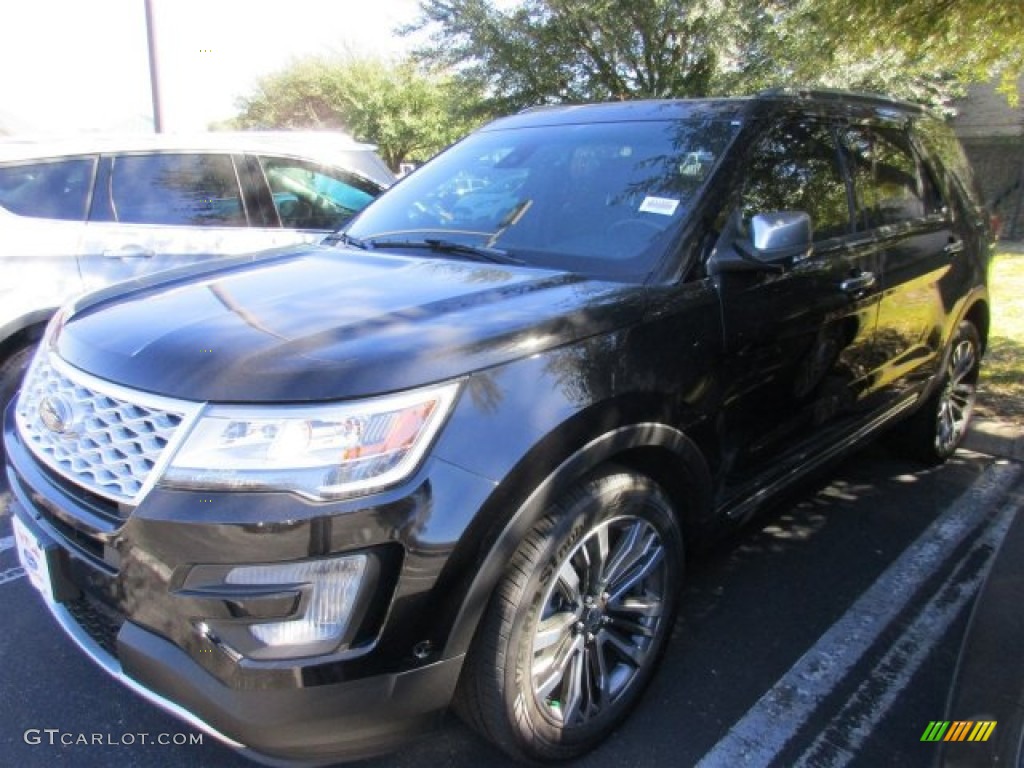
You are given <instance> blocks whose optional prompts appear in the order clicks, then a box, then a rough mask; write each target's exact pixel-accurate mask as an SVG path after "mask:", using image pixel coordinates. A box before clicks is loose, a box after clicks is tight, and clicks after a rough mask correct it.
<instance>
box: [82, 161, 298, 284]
mask: <svg viewBox="0 0 1024 768" xmlns="http://www.w3.org/2000/svg"><path fill="white" fill-rule="evenodd" d="M240 161H241V159H240V158H238V157H235V156H232V155H229V154H225V153H189V152H150V153H125V154H116V155H108V156H105V157H104V158H103V162H102V164H101V168H100V173H99V176H98V178H97V185H96V194H95V195H94V198H93V203H92V208H91V211H90V217H89V223H88V225H87V226H86V231H85V235H84V240H83V249H82V250H83V253H82V258H81V271H82V277H83V279H84V280H85V283H86V287H87V288H89V289H95V288H99V287H101V286H104V285H107V284H109V283H112V282H115V281H118V280H124V279H127V278H130V277H134V276H136V275H140V274H145V273H150V272H157V271H160V270H163V269H168V268H171V267H176V266H181V265H184V264H190V263H193V262H197V261H203V260H207V259H211V258H218V257H221V256H229V255H234V254H242V253H251V252H254V251H259V250H264V249H266V248H271V247H274V246H276V245H282V244H285V243H283V242H281V240H280V239H278V237H277V235H278V234H279V232H280V230H277V229H274V230H269V229H262V228H253V227H251V226H250V212H249V210H248V208H247V205H246V200H245V198H244V196H243V195H242V191H241V185H240V181H239V173H238V170H237V166H238V165H239V164H240Z"/></svg>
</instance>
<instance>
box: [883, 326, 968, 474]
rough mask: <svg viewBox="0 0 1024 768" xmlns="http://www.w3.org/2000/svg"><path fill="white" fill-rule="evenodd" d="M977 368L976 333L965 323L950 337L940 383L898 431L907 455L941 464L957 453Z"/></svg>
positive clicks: (964, 427) (963, 432)
mask: <svg viewBox="0 0 1024 768" xmlns="http://www.w3.org/2000/svg"><path fill="white" fill-rule="evenodd" d="M980 369H981V340H980V337H979V336H978V330H977V329H976V328H975V327H974V325H973V324H972V323H970V322H969V321H967V320H965V321H963V322H962V323H960V325H959V327H958V328H957V331H956V335H955V336H954V337H953V343H952V346H951V348H950V354H949V359H948V360H947V361H946V368H945V370H944V371H943V374H942V383H941V384H940V385H939V387H938V389H936V390H935V392H933V393H932V395H931V397H929V398H928V400H927V401H926V402H925V403H924V405H922V406H921V408H920V410H918V412H917V413H915V414H914V415H913V416H912V417H911V418H910V419H909V420H908V422H907V424H906V428H905V429H904V428H899V430H900V431H899V432H897V436H898V437H899V438H900V440H901V442H903V444H904V446H905V447H906V449H907V451H908V453H910V454H911V455H913V456H914V457H915V458H918V459H920V460H922V461H925V462H927V463H929V464H940V463H942V462H943V461H945V460H946V459H948V458H949V457H950V456H952V455H953V454H954V453H955V452H956V449H957V448H958V447H959V446H960V443H962V442H963V439H964V436H965V435H966V434H967V427H968V425H969V424H970V420H971V415H972V414H973V412H974V403H975V399H976V398H977V389H978V374H979V372H980Z"/></svg>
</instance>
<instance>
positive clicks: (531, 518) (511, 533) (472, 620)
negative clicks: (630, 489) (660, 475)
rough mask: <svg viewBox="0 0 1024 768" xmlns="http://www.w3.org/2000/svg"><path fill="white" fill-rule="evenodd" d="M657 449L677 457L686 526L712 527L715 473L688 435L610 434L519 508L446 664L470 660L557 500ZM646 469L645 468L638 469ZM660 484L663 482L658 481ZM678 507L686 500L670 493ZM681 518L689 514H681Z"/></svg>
mask: <svg viewBox="0 0 1024 768" xmlns="http://www.w3.org/2000/svg"><path fill="white" fill-rule="evenodd" d="M651 448H653V449H656V450H659V451H664V452H665V453H666V455H671V456H672V458H673V459H674V463H675V464H676V465H677V466H676V467H675V468H676V469H678V476H677V477H676V478H674V479H675V481H676V482H675V485H676V490H677V491H678V490H679V489H680V488H685V489H686V491H687V501H688V504H687V507H686V509H685V514H686V515H687V517H686V519H685V521H682V520H681V522H682V523H684V524H695V525H701V524H707V523H708V522H709V521H710V515H711V513H712V511H713V505H712V504H711V499H712V498H713V485H712V480H711V473H710V470H709V469H708V466H707V463H706V462H705V460H704V457H703V455H702V454H701V452H700V449H699V448H698V447H697V446H696V444H695V443H694V442H693V441H692V440H690V439H689V438H688V437H687V436H686V435H685V434H683V433H682V432H680V431H679V430H677V429H675V428H674V427H670V426H668V425H666V424H660V423H656V422H644V423H640V424H633V425H629V426H625V427H620V428H618V429H615V430H612V431H611V432H607V433H605V434H603V435H601V436H600V437H597V438H596V439H594V440H591V441H590V442H589V443H587V444H586V445H584V446H583V447H582V448H580V449H579V450H577V451H576V452H575V453H573V454H572V455H570V456H569V457H568V458H567V459H566V460H565V461H563V462H562V463H561V464H559V465H558V467H557V468H556V469H555V470H554V472H552V473H551V474H550V475H548V476H547V478H545V479H544V480H543V481H542V482H541V483H540V484H539V485H538V486H537V487H536V488H535V489H534V490H533V492H532V493H530V495H529V496H528V497H527V499H526V500H525V501H524V502H523V503H522V504H521V505H520V506H519V508H518V509H517V510H516V512H515V513H514V514H513V515H512V517H511V519H510V520H509V521H508V522H507V523H506V525H505V527H504V528H503V529H502V530H501V532H500V534H498V536H497V538H496V539H495V541H494V543H493V545H492V546H491V548H490V550H489V551H488V553H487V555H486V556H485V557H484V559H483V561H482V562H481V564H480V567H479V568H478V569H477V570H476V573H475V575H474V577H473V579H472V581H471V583H470V585H469V588H468V589H467V590H466V593H465V597H464V599H463V601H462V604H461V606H460V608H459V611H458V613H457V615H456V617H455V621H454V622H453V625H452V630H451V633H450V634H449V637H448V642H447V644H446V646H445V649H444V654H443V657H444V658H450V657H452V656H457V655H460V654H464V653H466V652H467V651H468V650H469V646H470V643H471V642H472V640H473V636H474V635H475V633H476V628H477V625H478V624H479V622H480V619H481V617H482V616H483V613H484V610H485V609H486V607H487V604H488V602H489V601H490V597H491V594H492V593H493V592H494V590H495V588H496V587H497V585H498V582H499V581H500V579H501V577H502V575H503V574H504V572H505V568H506V567H507V565H508V563H509V561H510V560H511V559H512V556H513V555H514V554H515V551H516V549H517V548H518V547H519V544H520V542H522V540H523V539H524V538H525V537H526V535H527V534H528V533H529V531H530V529H531V528H533V526H534V525H535V524H536V523H537V522H538V521H539V520H540V519H541V518H542V517H543V516H544V513H545V512H546V511H547V509H548V507H549V506H550V504H551V502H552V500H554V499H556V498H558V496H559V495H560V494H562V493H564V492H565V491H566V490H567V489H568V488H569V487H571V486H572V485H573V484H574V483H576V482H577V481H578V480H579V479H580V478H581V477H583V476H584V475H586V474H587V473H588V472H590V471H591V470H593V469H595V468H596V467H598V466H599V465H601V464H604V463H606V462H608V461H611V460H614V459H616V457H624V458H625V460H624V462H623V463H624V464H626V465H627V466H637V463H636V462H635V461H631V460H630V459H629V455H628V454H629V452H630V451H635V450H636V449H651ZM637 468H638V469H643V464H642V463H641V464H640V465H639V466H637ZM656 479H657V478H656ZM666 491H667V492H669V494H670V496H672V497H673V501H674V502H676V504H677V505H678V504H679V502H680V499H679V498H678V496H679V495H680V494H679V493H678V492H677V493H672V489H671V488H666ZM679 512H680V513H683V512H684V510H682V509H680V510H679Z"/></svg>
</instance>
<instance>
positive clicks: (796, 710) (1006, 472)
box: [698, 464, 1021, 768]
mask: <svg viewBox="0 0 1024 768" xmlns="http://www.w3.org/2000/svg"><path fill="white" fill-rule="evenodd" d="M1020 476H1021V468H1020V467H1019V466H1018V465H1015V464H993V465H991V466H989V468H988V469H987V470H986V471H985V473H984V474H983V475H982V476H981V477H980V478H979V479H978V481H977V482H976V483H974V485H972V486H971V487H970V488H969V489H968V490H967V491H965V492H964V493H963V494H962V495H961V496H960V497H959V498H958V499H957V500H956V501H954V502H953V504H952V505H950V506H949V508H948V509H946V511H945V512H944V513H943V514H942V515H941V516H940V517H939V518H938V519H936V520H935V521H934V522H933V523H932V524H931V525H930V526H928V528H927V529H926V530H925V531H924V533H922V534H921V535H920V536H919V537H918V538H917V540H916V541H915V542H914V543H913V544H911V545H910V547H908V548H907V550H906V551H905V552H904V553H903V554H902V555H900V557H899V558H898V559H897V560H895V561H894V562H893V563H892V564H891V565H890V566H889V567H888V568H887V569H886V570H885V572H884V573H882V575H881V576H879V577H878V579H877V580H876V581H875V583H874V584H873V585H872V586H871V587H870V588H869V589H868V590H867V591H866V592H865V593H864V594H862V595H861V596H860V598H858V599H857V601H856V602H855V603H854V604H853V605H852V606H851V607H850V609H849V610H848V611H847V612H846V613H845V614H844V615H843V616H842V617H841V618H840V619H839V620H838V621H837V622H836V623H835V624H833V625H832V626H831V627H830V628H829V630H828V631H827V632H825V634H824V635H822V636H821V638H820V639H819V640H818V642H817V643H815V644H814V646H813V647H812V648H810V649H809V650H808V651H807V652H806V653H805V654H804V655H803V656H801V657H800V658H799V659H798V660H797V662H796V663H795V664H794V665H793V666H792V667H791V668H790V669H789V671H788V672H787V673H786V674H785V675H783V676H782V677H781V678H780V679H779V681H778V682H777V683H776V684H775V685H774V686H773V687H772V688H771V690H769V691H768V692H766V693H765V694H764V695H763V696H762V697H761V698H760V699H759V700H758V701H757V703H755V704H754V706H753V707H751V708H750V710H749V711H748V712H747V713H746V714H745V715H744V716H743V717H742V718H741V719H740V720H739V721H738V722H737V723H736V724H735V725H734V726H733V727H732V728H731V729H730V730H729V732H728V733H727V734H726V735H725V736H724V737H723V738H722V739H721V741H719V742H718V744H716V745H715V746H714V747H713V748H712V749H711V751H710V752H708V753H707V754H706V755H705V756H704V757H703V759H702V760H701V761H700V763H698V768H722V766H730V768H731V767H732V766H754V767H757V766H767V765H769V764H770V763H771V762H772V761H773V760H774V759H775V758H776V757H777V756H778V755H779V753H780V752H781V751H782V750H783V748H784V747H785V746H786V743H787V742H788V741H789V740H790V739H792V738H793V736H794V735H796V733H797V732H798V731H799V730H800V728H801V727H803V726H804V724H806V722H807V721H808V719H809V718H810V717H811V715H812V714H813V713H814V712H815V710H816V709H817V707H818V705H819V704H821V702H822V701H823V700H824V699H825V697H826V696H828V694H829V693H831V692H832V691H833V690H834V689H835V687H836V686H837V685H839V683H840V682H842V680H843V679H844V678H845V677H846V675H847V674H848V673H849V671H850V669H851V668H852V667H853V666H854V665H855V664H856V663H857V662H858V661H859V660H860V659H861V658H862V657H863V656H864V654H865V653H866V652H867V651H868V649H869V648H870V647H871V646H872V645H873V644H874V643H875V641H876V640H877V639H878V638H879V636H880V635H881V634H882V632H883V631H884V630H885V629H886V627H888V626H889V625H890V624H891V623H892V621H893V620H894V619H895V618H896V617H897V616H899V615H900V614H901V613H902V612H903V611H905V610H906V609H907V607H908V605H909V603H910V601H911V600H912V599H913V598H914V595H915V593H916V592H917V590H918V588H919V587H920V586H921V585H922V584H923V583H924V582H925V581H926V580H927V579H928V578H930V577H931V576H932V575H934V574H935V573H936V572H937V571H938V570H939V569H940V568H941V567H942V566H943V565H944V564H945V562H946V561H947V560H948V558H949V557H950V556H951V555H952V554H953V552H954V551H955V549H956V548H957V546H958V545H959V544H960V543H961V542H962V541H963V540H964V539H965V538H967V536H968V535H969V534H970V533H971V532H973V531H974V530H975V529H977V528H978V527H979V526H982V525H984V524H985V523H986V517H987V515H988V513H989V510H990V508H991V507H992V505H994V504H997V503H999V502H1000V500H1001V499H1002V497H1003V496H1004V495H1005V494H1006V493H1007V491H1008V490H1009V489H1010V488H1011V487H1012V485H1013V484H1014V483H1015V482H1016V481H1017V480H1018V479H1019V478H1020Z"/></svg>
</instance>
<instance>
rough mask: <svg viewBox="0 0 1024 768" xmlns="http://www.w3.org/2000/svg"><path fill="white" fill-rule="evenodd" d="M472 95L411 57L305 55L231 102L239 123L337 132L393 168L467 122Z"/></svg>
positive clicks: (422, 156)
mask: <svg viewBox="0 0 1024 768" xmlns="http://www.w3.org/2000/svg"><path fill="white" fill-rule="evenodd" d="M478 100H479V96H478V95H477V94H475V93H473V91H472V90H470V89H468V88H467V86H465V85H464V84H462V83H456V82H455V81H454V80H452V78H450V77H447V76H443V75H440V74H437V73H436V71H424V70H423V69H421V68H420V67H419V66H417V65H416V64H415V63H414V62H412V61H410V60H403V61H398V62H389V61H385V60H382V59H376V58H353V57H345V58H337V57H335V58H328V57H312V58H307V59H302V60H299V61H296V62H294V63H293V64H291V65H290V66H288V67H286V68H285V69H283V70H281V71H279V72H276V73H274V74H271V75H268V76H266V77H264V78H262V79H261V80H260V81H259V83H258V85H257V87H256V89H255V92H254V93H252V94H251V95H249V96H246V97H244V98H242V99H240V100H239V102H238V106H239V108H240V110H241V112H240V114H239V115H238V117H237V118H235V125H236V126H237V127H240V128H305V129H310V128H312V129H340V130H346V131H348V132H350V133H351V134H352V135H353V136H354V137H355V138H356V139H358V140H360V141H368V142H372V143H373V144H376V145H377V146H378V148H379V152H380V155H381V157H382V158H383V159H384V161H385V162H386V163H387V164H388V165H389V166H390V167H391V168H393V169H397V168H398V166H399V165H400V164H401V163H403V162H406V161H410V160H426V159H427V158H429V157H430V156H432V155H433V154H435V153H436V152H438V151H439V150H440V149H442V148H444V147H445V146H447V145H448V144H450V143H451V142H452V141H454V140H455V139H457V138H459V137H460V136H462V135H463V134H465V133H466V132H467V131H468V130H469V129H470V128H471V127H472V123H471V119H472V118H471V117H470V115H471V114H472V113H473V109H474V107H475V104H476V102H477V101H478Z"/></svg>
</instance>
